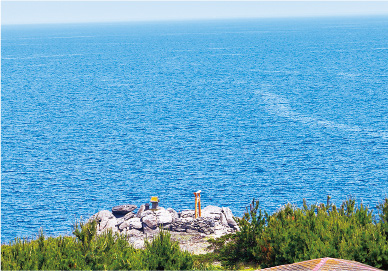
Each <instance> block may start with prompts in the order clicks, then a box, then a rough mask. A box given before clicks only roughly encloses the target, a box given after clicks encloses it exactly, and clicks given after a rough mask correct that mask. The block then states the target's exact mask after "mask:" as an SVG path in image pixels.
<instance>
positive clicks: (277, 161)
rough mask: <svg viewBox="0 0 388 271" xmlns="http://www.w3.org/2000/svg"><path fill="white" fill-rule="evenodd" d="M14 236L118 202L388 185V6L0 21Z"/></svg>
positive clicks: (271, 196) (363, 190) (372, 197)
mask: <svg viewBox="0 0 388 271" xmlns="http://www.w3.org/2000/svg"><path fill="white" fill-rule="evenodd" d="M1 58H2V62H1V65H2V66H1V70H2V111H1V113H2V141H1V147H2V179H1V182H2V183H1V184H2V187H1V202H2V206H1V226H2V228H1V238H2V242H8V241H9V240H11V239H13V238H15V237H17V236H25V237H33V236H34V235H36V234H37V233H38V229H39V228H40V227H43V228H44V230H45V231H46V233H48V234H53V235H58V234H66V233H69V232H70V231H71V226H72V224H73V223H74V222H75V220H76V219H79V218H80V217H81V216H83V217H89V216H90V215H92V214H94V213H96V212H97V211H99V210H102V209H110V208H111V207H113V206H115V205H119V204H125V203H132V204H137V205H140V204H142V203H145V202H147V201H148V200H149V199H150V197H151V196H154V195H156V196H159V198H160V200H161V205H162V206H165V207H173V208H175V209H177V210H182V209H186V208H193V205H194V195H193V192H195V191H196V190H198V189H201V190H202V191H203V193H202V206H206V205H209V204H212V205H218V206H228V207H230V208H231V209H232V211H233V212H234V213H235V214H237V215H242V214H243V212H244V208H245V206H246V205H247V204H248V203H249V202H250V201H251V200H252V198H258V199H260V200H261V205H262V207H264V208H265V209H266V210H267V211H269V212H272V211H274V210H276V209H277V208H278V207H280V206H281V205H283V204H285V203H287V202H291V203H295V204H297V205H299V206H300V205H301V203H302V199H303V198H306V199H307V200H308V201H309V202H310V203H315V202H322V201H325V200H326V196H327V195H331V196H332V197H333V199H334V202H335V203H340V202H342V200H344V199H346V198H347V197H348V196H354V197H356V199H358V200H360V201H361V200H362V201H363V202H364V203H366V204H368V205H369V206H370V207H375V205H376V204H377V203H378V202H379V201H382V200H383V198H384V197H385V196H387V192H388V177H387V176H388V169H387V161H388V18H374V19H370V18H369V19H368V18H346V19H345V18H342V19H341V18H337V19H321V20H312V19H303V20H261V21H260V20H257V21H219V22H190V23H188V22H186V23H178V22H176V23H160V24H155V23H132V24H110V25H109V24H104V25H97V24H90V25H53V26H13V27H11V26H8V27H3V28H2V52H1Z"/></svg>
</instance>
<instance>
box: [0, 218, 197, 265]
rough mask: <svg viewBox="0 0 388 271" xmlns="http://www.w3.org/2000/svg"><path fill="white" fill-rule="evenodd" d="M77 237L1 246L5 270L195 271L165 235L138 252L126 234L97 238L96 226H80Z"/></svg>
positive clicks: (187, 255) (75, 231)
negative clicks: (184, 270) (191, 270)
mask: <svg viewBox="0 0 388 271" xmlns="http://www.w3.org/2000/svg"><path fill="white" fill-rule="evenodd" d="M73 233H74V235H75V237H70V236H65V237H62V236H60V237H56V238H53V237H48V238H46V237H45V236H44V234H43V232H42V231H41V232H40V234H39V236H38V238H37V240H32V241H28V240H21V239H15V241H13V242H11V243H10V244H9V245H2V246H1V269H2V270H42V269H45V270H71V269H73V270H74V269H77V270H119V269H126V270H148V269H151V270H156V269H158V270H160V269H170V270H172V269H191V268H192V266H193V259H192V257H191V255H190V254H189V253H187V252H182V251H180V249H179V245H178V244H177V243H173V242H171V240H170V235H169V234H168V233H166V232H161V234H160V235H159V236H157V237H156V238H155V239H154V240H153V241H152V242H150V243H148V242H147V243H146V249H145V250H139V249H134V248H133V247H132V246H131V245H130V244H129V242H128V240H127V239H126V237H125V236H124V235H119V234H113V233H112V232H110V231H108V232H106V233H104V234H101V235H99V236H97V235H96V223H95V222H93V223H89V224H83V223H79V224H78V223H77V224H76V226H75V229H74V232H73Z"/></svg>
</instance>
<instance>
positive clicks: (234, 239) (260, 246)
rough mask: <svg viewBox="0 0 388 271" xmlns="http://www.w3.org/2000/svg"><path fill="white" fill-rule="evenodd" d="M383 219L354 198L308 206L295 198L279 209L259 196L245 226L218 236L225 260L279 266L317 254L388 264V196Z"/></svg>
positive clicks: (235, 264)
mask: <svg viewBox="0 0 388 271" xmlns="http://www.w3.org/2000/svg"><path fill="white" fill-rule="evenodd" d="M378 209H379V211H380V214H379V216H378V219H376V218H375V217H374V216H373V215H372V211H370V210H368V208H367V207H365V206H363V205H362V204H361V205H360V206H359V207H358V206H356V204H355V200H354V199H349V200H347V201H345V202H344V203H343V204H342V205H341V207H340V208H337V206H335V205H334V204H331V203H330V197H328V199H327V204H326V205H325V204H313V205H311V206H308V205H307V204H306V202H305V201H304V204H303V208H301V209H300V208H296V207H294V206H292V205H291V204H288V205H286V206H284V207H283V208H282V209H281V210H279V211H277V212H276V213H274V214H273V215H268V214H267V213H266V212H265V211H264V212H263V211H262V210H261V209H259V202H258V201H255V200H253V201H252V204H251V205H250V208H249V210H248V209H247V212H246V213H245V215H244V217H243V218H242V219H240V220H239V221H238V224H239V226H240V229H241V231H240V232H237V233H236V234H233V235H227V236H224V237H222V238H220V239H218V240H212V243H213V247H214V248H215V252H216V253H217V256H218V257H217V258H218V259H220V260H221V261H222V264H223V266H225V267H228V268H236V267H239V265H241V264H242V263H245V264H246V263H251V264H253V265H254V264H259V265H260V267H269V266H277V265H282V264H288V263H295V262H300V261H305V260H310V259H315V258H324V257H331V258H341V259H347V260H355V261H358V262H361V263H365V264H368V265H371V266H374V267H377V268H382V269H384V270H388V198H386V199H385V201H384V202H383V203H381V204H380V205H379V206H378Z"/></svg>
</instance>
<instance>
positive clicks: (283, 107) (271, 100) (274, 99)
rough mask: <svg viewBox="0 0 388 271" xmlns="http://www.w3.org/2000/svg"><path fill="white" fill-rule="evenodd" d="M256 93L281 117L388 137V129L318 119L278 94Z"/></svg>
mask: <svg viewBox="0 0 388 271" xmlns="http://www.w3.org/2000/svg"><path fill="white" fill-rule="evenodd" d="M256 94H257V95H259V96H261V98H262V101H263V102H264V106H265V108H266V110H267V111H268V112H269V113H272V114H275V115H277V116H279V117H283V118H287V119H290V120H292V121H295V122H300V123H302V124H304V125H307V126H310V127H316V128H322V127H324V128H328V129H338V130H342V131H346V132H351V133H359V134H363V135H366V136H369V137H374V138H383V139H388V132H387V131H377V130H373V129H369V128H364V127H360V126H358V125H348V124H341V123H337V122H334V121H330V120H324V119H318V118H315V117H310V116H306V115H303V114H301V113H298V112H296V111H295V110H294V109H292V106H291V104H290V102H289V101H288V100H287V99H286V98H284V97H282V96H280V95H277V94H274V93H271V92H269V91H266V90H257V91H256Z"/></svg>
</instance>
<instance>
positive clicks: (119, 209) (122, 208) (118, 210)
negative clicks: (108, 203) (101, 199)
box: [112, 204, 137, 216]
mask: <svg viewBox="0 0 388 271" xmlns="http://www.w3.org/2000/svg"><path fill="white" fill-rule="evenodd" d="M136 208H137V206H136V205H129V204H127V205H119V206H115V207H113V208H112V213H113V214H114V215H115V216H117V215H126V214H128V213H129V212H132V211H133V210H135V209H136Z"/></svg>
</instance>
